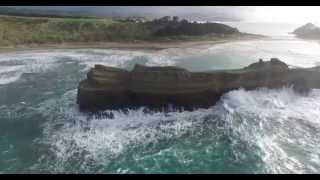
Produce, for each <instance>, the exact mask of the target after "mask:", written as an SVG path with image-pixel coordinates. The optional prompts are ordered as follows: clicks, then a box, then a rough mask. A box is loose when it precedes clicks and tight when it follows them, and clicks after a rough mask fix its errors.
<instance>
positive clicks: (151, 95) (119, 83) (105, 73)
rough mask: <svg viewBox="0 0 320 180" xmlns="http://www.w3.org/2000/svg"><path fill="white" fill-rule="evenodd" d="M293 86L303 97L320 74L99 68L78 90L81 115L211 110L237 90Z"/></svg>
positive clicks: (277, 67)
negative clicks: (136, 110)
mask: <svg viewBox="0 0 320 180" xmlns="http://www.w3.org/2000/svg"><path fill="white" fill-rule="evenodd" d="M286 85H288V86H290V85H292V86H293V87H294V89H296V90H297V91H299V92H303V93H306V92H308V90H309V89H310V88H319V87H320V68H318V67H315V68H306V69H289V68H288V65H287V64H285V63H284V62H282V61H280V60H279V59H277V58H272V59H271V60H270V61H262V60H260V61H259V62H257V63H253V64H251V65H249V66H247V67H245V68H243V69H237V70H222V71H221V70H220V71H213V72H190V71H187V70H185V69H182V68H178V67H173V66H169V67H147V66H142V65H136V66H135V67H134V69H133V70H132V71H126V70H123V69H119V68H113V67H106V66H102V65H95V67H94V68H92V69H91V70H90V72H89V73H88V74H87V79H85V80H83V81H81V82H80V84H79V86H78V97H77V102H78V104H79V108H80V110H81V111H99V110H104V109H122V108H138V107H141V106H145V107H148V108H150V109H154V110H166V109H168V108H178V109H185V110H192V109H195V108H208V107H210V106H212V105H214V104H215V103H216V102H217V101H218V100H219V99H220V97H221V96H222V95H223V94H224V93H226V92H228V91H230V90H234V89H238V88H244V89H247V90H252V89H256V88H260V87H268V88H278V87H282V86H286Z"/></svg>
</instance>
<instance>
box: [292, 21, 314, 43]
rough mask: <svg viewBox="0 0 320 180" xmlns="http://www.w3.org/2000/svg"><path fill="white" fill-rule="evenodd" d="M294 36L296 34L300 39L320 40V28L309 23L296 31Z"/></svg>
mask: <svg viewBox="0 0 320 180" xmlns="http://www.w3.org/2000/svg"><path fill="white" fill-rule="evenodd" d="M292 34H295V35H296V36H297V37H298V38H303V39H317V40H318V39H320V27H318V26H316V25H314V24H312V23H307V24H305V25H303V26H301V27H299V28H297V29H295V30H294V31H293V32H292Z"/></svg>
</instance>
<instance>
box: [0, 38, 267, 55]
mask: <svg viewBox="0 0 320 180" xmlns="http://www.w3.org/2000/svg"><path fill="white" fill-rule="evenodd" d="M265 38H266V37H244V38H235V39H229V38H227V39H221V40H198V41H175V42H148V41H141V42H140V41H139V42H135V43H133V42H129V43H125V42H79V43H61V44H33V45H19V46H15V47H0V53H8V52H17V51H28V50H48V49H82V48H96V49H124V50H137V49H143V50H163V49H169V48H190V47H196V46H205V45H216V44H222V43H228V42H236V41H246V40H257V39H265Z"/></svg>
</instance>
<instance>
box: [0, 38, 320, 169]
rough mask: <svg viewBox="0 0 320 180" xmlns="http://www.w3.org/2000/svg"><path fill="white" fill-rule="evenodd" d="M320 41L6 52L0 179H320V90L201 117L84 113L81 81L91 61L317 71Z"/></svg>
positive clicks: (203, 112)
mask: <svg viewBox="0 0 320 180" xmlns="http://www.w3.org/2000/svg"><path fill="white" fill-rule="evenodd" d="M319 48H320V46H319V44H318V43H317V42H309V41H301V40H297V39H273V40H258V41H242V42H234V43H226V44H221V45H217V46H203V47H195V48H187V49H178V48H177V49H167V50H161V51H141V50H139V51H124V50H110V49H109V50H108V49H106V50H103V49H76V50H70V49H69V50H63V49H61V50H48V51H45V50H44V51H26V52H15V53H14V52H12V53H3V54H0V157H1V158H0V172H1V173H48V172H49V173H59V172H62V173H71V172H72V173H88V172H90V173H319V172H320V150H319V149H320V142H319V139H320V133H319V132H320V119H319V117H320V116H319V115H320V90H317V89H314V90H313V91H312V93H311V94H309V95H307V96H302V95H299V94H296V93H295V92H293V91H292V89H291V88H290V87H284V88H282V89H276V90H269V89H263V88H262V89H259V90H255V91H245V90H242V89H239V90H235V91H231V92H229V93H227V94H225V95H224V96H223V97H222V98H221V100H220V101H219V103H218V104H217V105H216V106H213V107H211V108H209V109H198V110H196V111H182V112H170V113H160V112H158V113H155V112H150V113H144V111H143V108H141V109H139V110H128V111H107V112H110V113H111V112H112V113H113V114H114V117H113V118H108V117H105V116H99V115H89V114H83V113H80V112H79V110H78V108H77V105H76V94H77V91H76V88H77V85H78V82H79V81H80V80H82V79H84V78H85V75H86V72H87V71H88V70H89V68H90V67H92V66H94V64H97V63H99V64H104V65H109V66H114V67H121V68H126V69H132V67H133V66H134V64H136V63H140V64H145V65H148V66H166V65H177V66H180V67H184V68H187V69H189V70H192V71H206V70H215V69H225V68H228V69H232V68H241V67H244V66H247V65H249V64H250V63H252V62H256V61H257V60H258V59H259V58H263V59H265V60H266V59H269V58H271V57H278V58H280V59H281V60H283V61H285V62H287V63H288V64H290V65H293V66H302V67H312V66H315V65H319V62H320V59H319V58H318V57H319V56H320V51H319Z"/></svg>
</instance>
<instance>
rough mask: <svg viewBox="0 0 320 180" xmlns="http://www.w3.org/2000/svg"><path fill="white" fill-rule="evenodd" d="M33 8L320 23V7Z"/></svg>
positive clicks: (41, 7) (34, 7) (30, 7)
mask: <svg viewBox="0 0 320 180" xmlns="http://www.w3.org/2000/svg"><path fill="white" fill-rule="evenodd" d="M16 8H29V9H42V10H45V9H49V10H61V11H86V12H91V13H97V14H108V13H111V12H113V13H121V14H125V15H126V14H154V15H158V16H161V15H186V14H197V15H203V17H204V18H208V17H210V18H211V17H212V18H217V17H221V16H223V17H226V18H230V19H235V20H236V19H238V20H243V21H259V22H287V23H291V22H294V23H302V22H314V23H317V22H318V21H319V20H320V7H319V6H184V7H183V6H51V7H49V6H29V7H21V6H20V7H16Z"/></svg>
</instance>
